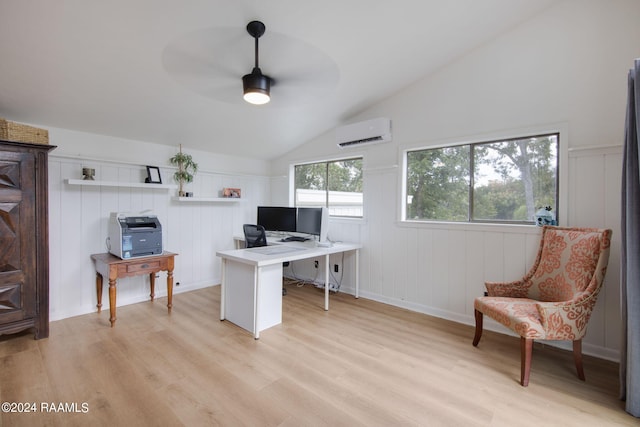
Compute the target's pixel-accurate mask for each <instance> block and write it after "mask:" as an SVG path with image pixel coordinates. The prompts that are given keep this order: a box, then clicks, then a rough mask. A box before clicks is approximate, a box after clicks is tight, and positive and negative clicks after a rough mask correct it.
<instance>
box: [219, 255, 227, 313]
mask: <svg viewBox="0 0 640 427" xmlns="http://www.w3.org/2000/svg"><path fill="white" fill-rule="evenodd" d="M226 267H227V259H226V258H222V264H221V266H220V276H221V278H220V320H224V298H225V295H224V290H225V289H224V287H225V281H226V276H225V269H226Z"/></svg>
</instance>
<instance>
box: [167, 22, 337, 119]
mask: <svg viewBox="0 0 640 427" xmlns="http://www.w3.org/2000/svg"><path fill="white" fill-rule="evenodd" d="M265 29H266V27H265V25H264V24H263V23H262V22H260V21H251V22H249V23H248V24H247V26H246V31H247V32H248V33H249V35H251V37H252V38H253V39H254V58H250V57H249V56H248V55H246V54H243V53H242V52H246V50H247V47H248V46H247V42H248V40H249V39H248V38H247V36H246V35H247V33H245V32H244V30H245V29H244V28H238V27H212V28H205V29H201V30H197V31H193V32H189V33H186V34H184V35H182V36H180V37H178V38H176V39H174V40H172V41H171V42H170V43H169V44H168V45H167V46H166V47H165V48H164V50H163V52H162V64H163V66H164V69H165V70H166V71H167V73H168V74H169V75H170V76H171V77H172V78H173V79H174V80H175V81H177V82H178V83H179V84H180V85H181V86H183V87H186V88H188V89H189V90H191V91H193V92H196V93H198V94H200V95H202V96H205V97H207V98H210V99H213V100H216V101H222V102H226V103H230V104H237V105H241V104H244V105H246V104H247V102H245V101H244V100H245V99H246V98H247V97H249V98H250V99H254V98H256V97H257V98H259V99H262V102H263V103H264V102H265V100H266V102H269V105H270V106H272V107H270V108H275V107H297V106H300V105H301V104H311V103H313V102H317V101H318V100H321V99H324V98H326V96H327V94H329V93H330V91H331V90H332V89H334V88H335V87H336V86H337V84H338V81H339V71H338V67H337V65H336V63H335V62H334V61H333V59H331V58H330V57H329V56H328V55H327V54H325V53H324V52H322V51H321V50H320V49H318V48H316V47H315V46H313V45H311V44H309V43H307V42H304V41H302V40H299V39H296V38H294V37H291V36H287V35H284V34H280V33H277V32H273V31H270V32H269V33H268V34H267V35H265ZM263 36H264V37H263ZM261 37H263V39H267V38H268V40H265V41H264V44H263V46H260V47H261V48H262V49H261V52H259V50H258V39H259V38H261ZM259 53H260V54H262V57H261V59H262V61H263V63H264V64H266V66H267V67H268V70H269V75H265V74H263V73H262V70H261V69H260V64H259V62H258V60H259ZM250 59H253V64H251V63H249V60H250ZM251 66H253V69H252V71H251V72H250V73H249V74H247V69H249V68H250V67H251ZM270 76H277V77H276V78H277V86H276V85H275V82H276V80H275V79H274V78H272V77H270ZM241 80H242V86H241V85H240V81H241ZM272 86H275V87H272Z"/></svg>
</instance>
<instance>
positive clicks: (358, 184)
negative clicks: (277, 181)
mask: <svg viewBox="0 0 640 427" xmlns="http://www.w3.org/2000/svg"><path fill="white" fill-rule="evenodd" d="M294 173H295V177H294V181H295V205H296V206H301V207H304V206H326V207H328V209H329V215H331V216H348V217H362V213H363V201H362V199H363V198H362V158H357V159H348V160H339V161H333V162H321V163H311V164H304V165H296V166H295V168H294Z"/></svg>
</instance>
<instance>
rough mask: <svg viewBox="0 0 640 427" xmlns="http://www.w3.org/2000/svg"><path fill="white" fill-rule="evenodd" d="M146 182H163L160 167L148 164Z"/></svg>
mask: <svg viewBox="0 0 640 427" xmlns="http://www.w3.org/2000/svg"><path fill="white" fill-rule="evenodd" d="M144 182H146V183H147V184H162V176H161V175H160V168H159V167H157V166H147V177H146V178H145V180H144Z"/></svg>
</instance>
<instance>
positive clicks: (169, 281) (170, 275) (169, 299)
mask: <svg viewBox="0 0 640 427" xmlns="http://www.w3.org/2000/svg"><path fill="white" fill-rule="evenodd" d="M171 307H173V269H169V270H167V310H168V311H169V313H171Z"/></svg>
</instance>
